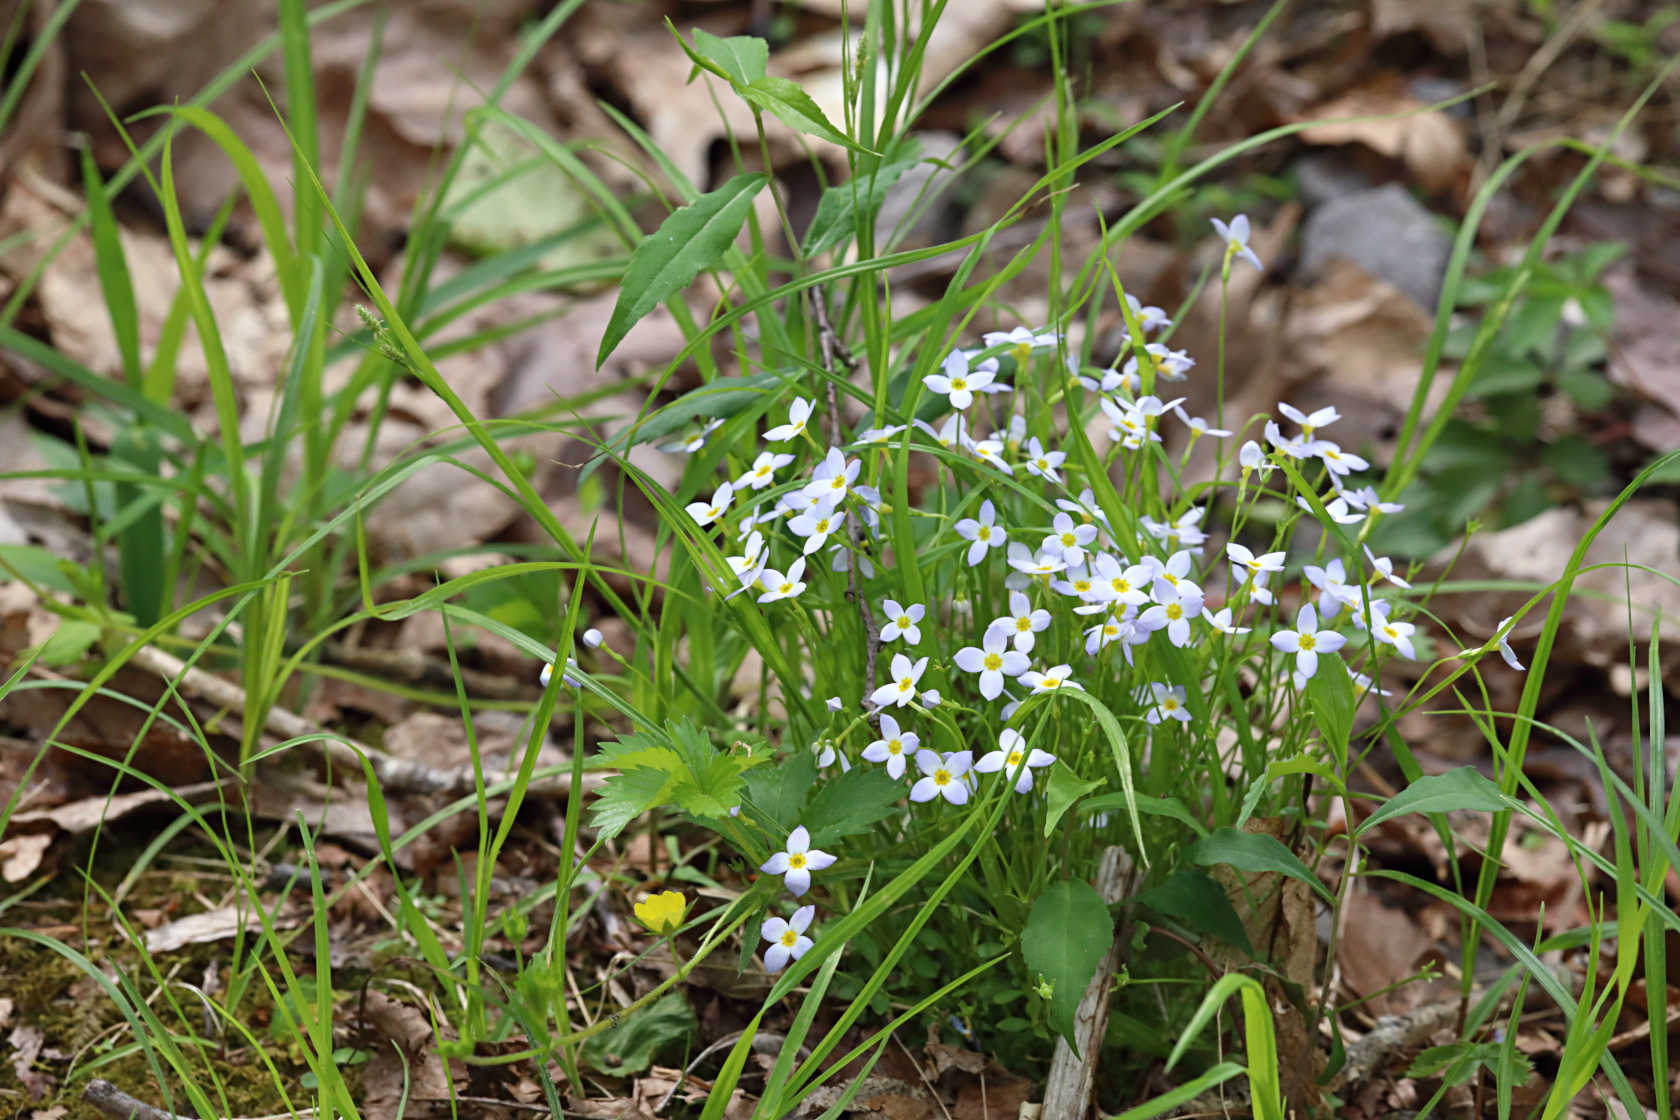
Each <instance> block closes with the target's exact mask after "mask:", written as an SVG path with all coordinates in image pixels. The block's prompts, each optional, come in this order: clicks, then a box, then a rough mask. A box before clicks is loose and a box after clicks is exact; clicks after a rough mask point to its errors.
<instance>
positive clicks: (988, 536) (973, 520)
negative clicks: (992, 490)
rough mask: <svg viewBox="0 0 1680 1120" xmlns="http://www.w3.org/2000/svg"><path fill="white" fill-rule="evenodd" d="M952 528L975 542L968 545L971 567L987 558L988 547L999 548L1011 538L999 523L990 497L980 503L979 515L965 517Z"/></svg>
mask: <svg viewBox="0 0 1680 1120" xmlns="http://www.w3.org/2000/svg"><path fill="white" fill-rule="evenodd" d="M952 528H954V529H955V530H956V531H957V536H959V537H961V538H962V539H963V540H965V541H972V542H974V543H972V544H970V545H969V546H968V566H969V567H971V568H972V567H974V566H975V565H977V564H979V563H980V561H981V560H984V559H985V558H986V550H987V549H989V548H997V547H999V546H1001V545H1002V544H1003V543H1004V542H1005V541H1006V540H1008V539H1009V534H1008V533H1006V532H1004V530H1003V526H1001V525H999V524H998V523H997V510H996V508H994V507H993V505H992V500H991V499H990V498H987V499H986V500H985V501H983V502H981V503H980V516H979V517H965V518H963V519H962V520H961V521H959V522H957V523H956V524H955V525H953V526H952Z"/></svg>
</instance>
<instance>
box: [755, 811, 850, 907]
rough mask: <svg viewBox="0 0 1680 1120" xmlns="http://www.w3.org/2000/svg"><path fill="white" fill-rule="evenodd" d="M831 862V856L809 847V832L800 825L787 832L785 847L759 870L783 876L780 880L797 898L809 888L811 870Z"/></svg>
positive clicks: (820, 868)
mask: <svg viewBox="0 0 1680 1120" xmlns="http://www.w3.org/2000/svg"><path fill="white" fill-rule="evenodd" d="M833 862H834V857H833V856H831V855H829V854H828V853H827V852H824V851H819V850H817V849H816V848H813V847H811V833H810V831H809V830H808V829H807V828H806V827H805V826H804V825H800V826H799V827H798V828H796V829H794V830H793V831H792V832H790V833H788V838H787V847H786V848H785V849H783V850H782V851H779V852H777V853H776V854H775V855H773V856H771V857H770V858H769V859H767V860H765V861H764V865H763V866H762V867H760V868H759V870H760V871H762V872H764V873H765V874H767V875H781V876H784V878H783V879H782V882H783V883H785V884H786V885H787V889H788V890H789V891H791V892H792V893H793V897H795V898H798V897H799V896H800V895H802V894H804V893H805V892H806V891H808V890H810V889H811V872H813V871H821V870H822V869H823V868H825V867H827V866H829V865H830V864H832V863H833Z"/></svg>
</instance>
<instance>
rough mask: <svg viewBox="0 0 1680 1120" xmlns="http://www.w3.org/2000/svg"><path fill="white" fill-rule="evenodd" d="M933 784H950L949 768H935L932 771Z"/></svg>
mask: <svg viewBox="0 0 1680 1120" xmlns="http://www.w3.org/2000/svg"><path fill="white" fill-rule="evenodd" d="M933 784H934V785H936V786H948V785H950V784H951V772H950V771H949V770H935V771H934V772H933Z"/></svg>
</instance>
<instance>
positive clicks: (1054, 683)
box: [1044, 677, 1062, 688]
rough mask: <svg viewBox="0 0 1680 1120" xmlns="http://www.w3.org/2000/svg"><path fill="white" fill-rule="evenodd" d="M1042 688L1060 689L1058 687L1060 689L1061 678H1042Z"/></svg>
mask: <svg viewBox="0 0 1680 1120" xmlns="http://www.w3.org/2000/svg"><path fill="white" fill-rule="evenodd" d="M1044 687H1045V688H1060V687H1062V678H1060V677H1045V678H1044Z"/></svg>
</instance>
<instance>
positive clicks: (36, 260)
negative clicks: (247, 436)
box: [0, 180, 290, 409]
mask: <svg viewBox="0 0 1680 1120" xmlns="http://www.w3.org/2000/svg"><path fill="white" fill-rule="evenodd" d="M69 221H70V217H69V216H68V215H66V214H64V213H63V212H61V211H60V210H59V208H58V207H57V206H56V205H54V204H53V203H51V202H49V201H47V200H46V199H43V198H42V197H41V196H40V195H39V194H37V193H35V192H34V191H32V190H30V189H29V188H28V187H27V186H25V185H24V184H23V183H20V182H18V181H17V180H13V181H11V182H10V183H9V184H8V188H7V191H6V194H5V200H4V203H3V204H0V240H3V239H5V238H7V237H10V236H12V235H15V234H19V233H23V232H28V233H30V234H32V235H33V239H32V240H31V241H29V242H27V243H22V244H17V245H14V246H13V247H12V248H11V250H10V251H9V252H7V253H6V254H5V256H4V257H0V271H4V272H5V273H7V274H8V275H10V276H12V277H14V278H19V279H21V278H22V277H23V276H25V275H27V274H28V273H29V272H30V271H31V270H33V269H34V268H35V267H36V266H37V265H38V264H40V262H41V260H42V259H43V257H44V256H45V254H46V251H47V250H48V249H49V248H50V247H51V246H52V245H53V243H54V241H55V239H56V236H57V233H58V231H59V230H61V229H63V228H64V227H66V226H67V225H68V224H69ZM120 232H121V239H122V246H123V254H124V256H125V257H126V258H127V261H128V268H129V272H130V274H131V276H132V277H133V281H134V295H135V303H136V308H137V311H138V314H139V330H140V347H141V356H142V359H143V360H144V359H145V358H149V357H150V355H151V354H152V351H153V348H154V347H155V346H156V345H157V341H158V337H159V335H160V334H161V333H162V330H163V325H164V320H165V319H166V318H167V317H168V314H169V308H170V304H171V303H172V301H173V300H174V298H175V292H176V289H177V288H178V287H179V286H180V274H179V273H178V271H177V270H176V267H175V256H174V252H173V250H171V249H170V247H169V243H168V241H166V240H165V239H164V238H163V237H161V236H159V235H156V234H152V233H147V232H144V231H141V230H136V229H132V228H130V227H128V226H122V227H121V229H120ZM204 289H205V294H206V296H207V298H208V299H209V301H210V305H211V307H212V309H213V310H214V313H215V316H216V322H217V324H218V326H219V328H220V332H221V340H222V345H223V347H224V349H225V350H226V351H227V357H228V363H229V365H230V367H231V368H232V370H233V372H234V375H235V377H236V378H238V379H239V380H240V381H241V382H242V383H252V382H254V383H258V384H266V383H268V382H269V381H271V380H272V379H273V377H274V372H275V371H276V370H278V369H281V368H283V366H284V358H285V354H286V349H287V346H288V344H289V338H290V335H289V332H288V330H287V326H286V310H285V305H284V304H283V303H282V302H281V301H280V299H279V294H278V290H277V288H276V286H275V278H274V269H273V265H272V262H271V261H269V259H268V258H267V257H266V255H259V256H258V257H257V258H255V259H252V260H249V261H246V260H241V259H240V258H239V257H238V256H237V255H236V254H235V253H234V252H233V251H232V250H229V249H226V248H223V247H221V246H215V247H213V248H212V249H211V251H210V254H209V257H208V261H207V264H206V268H205V273H204ZM98 291H99V280H98V274H97V271H96V269H95V264H94V254H93V240H92V238H91V236H89V235H88V234H87V233H86V232H85V231H84V232H82V233H80V234H78V235H77V236H75V237H73V238H71V239H70V241H69V242H68V243H67V244H66V245H65V246H64V247H63V249H62V251H60V252H59V253H58V254H57V255H56V256H55V257H53V258H52V260H51V261H50V263H48V264H47V266H46V268H45V270H44V271H43V272H42V273H41V276H40V282H39V284H38V285H37V286H36V289H35V296H34V298H35V300H36V302H37V303H38V305H39V307H40V311H41V316H42V318H43V319H44V320H45V322H46V325H47V329H48V332H49V335H50V338H51V341H52V344H53V346H54V348H56V349H58V350H60V351H62V352H63V353H64V354H65V355H67V356H69V357H71V358H73V359H74V360H76V361H77V362H79V363H81V364H82V365H85V366H87V367H88V368H89V369H91V370H93V371H94V372H95V373H101V374H105V375H106V376H110V377H121V376H122V364H121V360H120V358H119V356H118V351H117V345H116V340H115V337H114V335H113V334H112V332H111V320H110V316H109V314H108V313H107V311H106V309H105V305H104V303H103V302H101V301H100V300H98V299H89V298H88V293H89V292H95V293H97V292H98ZM175 368H176V390H175V392H176V396H175V400H176V402H177V403H178V404H180V405H181V406H183V407H185V408H189V409H190V408H192V407H193V406H195V405H196V404H197V403H198V402H200V401H202V400H204V399H205V398H206V396H207V394H208V391H209V373H208V367H207V366H206V364H205V361H204V354H203V351H202V349H201V348H200V347H199V346H198V345H197V344H196V343H195V342H191V341H189V342H188V343H187V345H185V346H182V347H181V350H180V353H179V355H178V357H177V359H176V363H175Z"/></svg>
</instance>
